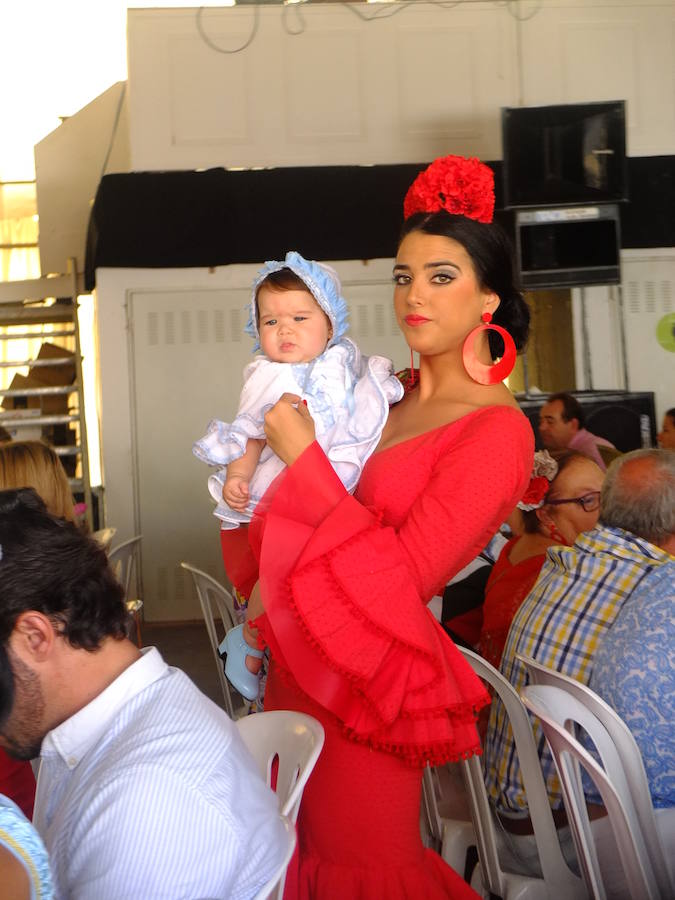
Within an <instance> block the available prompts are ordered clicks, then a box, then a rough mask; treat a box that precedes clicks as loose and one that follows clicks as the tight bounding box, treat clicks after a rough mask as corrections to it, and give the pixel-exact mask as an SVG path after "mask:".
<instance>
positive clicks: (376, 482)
mask: <svg viewBox="0 0 675 900" xmlns="http://www.w3.org/2000/svg"><path fill="white" fill-rule="evenodd" d="M532 454H533V436H532V430H531V428H530V425H529V423H528V422H527V419H525V417H524V416H523V415H522V414H520V413H519V412H518V411H517V410H515V409H512V408H510V407H486V408H484V409H479V410H476V411H475V412H473V413H470V414H469V415H467V416H465V417H463V418H462V419H460V420H458V421H457V422H454V423H452V424H450V425H446V426H443V427H441V428H438V429H436V430H434V431H431V432H428V433H426V434H423V435H420V436H418V437H416V438H412V439H410V440H407V441H404V442H402V443H400V444H397V445H395V446H392V447H390V448H387V449H385V450H382V451H380V452H379V453H376V454H375V455H374V456H372V457H371V458H370V460H369V461H368V463H367V465H366V466H365V468H364V471H363V474H362V477H361V481H360V483H359V487H358V491H357V493H356V495H355V496H354V497H352V496H350V495H349V494H347V493H346V491H345V489H344V487H343V486H342V484H341V483H340V481H339V480H338V478H337V476H336V475H335V473H334V471H333V469H332V467H331V465H330V463H329V462H328V460H327V458H326V456H325V455H324V454H323V452H322V450H321V449H320V447H319V445H318V444H316V443H314V444H312V446H311V447H309V448H308V449H307V450H306V451H305V452H304V453H303V454H302V456H301V457H300V458H299V459H298V460H297V461H296V462H295V463H294V464H293V465H292V466H291V467H290V468H288V469H287V470H286V471H285V473H284V474H283V475H282V476H280V478H279V479H278V480H277V481H276V482H275V484H274V485H273V486H272V488H270V490H269V491H268V493H267V495H266V497H265V498H264V499H263V501H262V503H261V506H262V511H261V514H260V515H259V516H256V518H255V519H254V522H253V523H252V526H251V529H250V539H251V545H252V547H253V549H254V552H255V553H256V555H257V557H258V559H259V565H260V586H261V591H262V597H263V602H264V604H265V615H263V616H260V617H259V618H258V619H257V620H256V624H258V625H259V627H260V629H261V632H262V635H263V637H264V639H265V641H266V642H267V643H268V645H269V647H270V651H271V659H272V662H271V668H270V673H269V677H268V682H267V691H266V695H265V709H294V710H299V711H302V712H306V713H308V714H309V715H312V716H314V717H315V718H317V719H319V720H320V721H321V723H322V724H323V726H324V728H325V730H326V743H325V746H324V749H323V752H322V754H321V756H320V758H319V761H318V763H317V766H316V768H315V770H314V772H313V774H312V776H311V778H310V780H309V783H308V784H307V787H306V788H305V792H304V797H303V802H302V807H301V810H300V818H299V821H298V847H299V853H298V854H297V855H296V857H295V858H294V861H293V862H292V863H291V867H290V868H289V873H288V877H287V883H286V894H285V898H286V900H410V898H413V897H414V898H416V900H427V898H428V900H444V898H448V897H456V898H465V897H466V898H469V897H472V898H475V897H476V894H475V893H474V892H473V891H472V889H471V888H470V887H469V885H468V884H466V882H464V881H463V880H462V879H461V878H460V876H459V875H458V874H457V873H456V872H454V871H453V870H452V869H451V868H450V867H449V866H447V865H446V864H445V863H444V862H443V860H442V859H441V858H440V857H439V856H438V855H437V854H435V853H433V852H431V851H429V850H426V849H425V848H424V847H423V845H422V842H421V839H420V831H419V814H420V796H421V780H422V768H423V766H424V764H425V763H426V762H427V761H429V762H431V763H433V764H440V763H444V762H446V761H448V760H456V759H458V758H460V757H466V756H468V755H470V754H472V753H478V752H480V742H479V739H478V735H477V732H476V727H475V712H476V710H478V709H479V708H480V707H482V706H484V705H485V704H486V703H487V702H489V697H488V695H487V693H486V691H485V689H484V688H483V685H482V684H481V682H480V681H479V680H478V679H477V678H476V677H475V675H474V674H473V671H472V670H471V668H470V667H469V666H468V665H467V664H466V663H465V661H464V659H463V658H462V656H461V655H460V654H459V652H458V651H457V649H456V648H455V646H454V644H453V643H452V641H451V640H450V639H449V638H448V637H447V635H446V634H445V633H444V632H443V629H442V628H441V627H440V625H439V624H438V623H437V622H436V620H435V619H434V618H433V616H432V615H431V613H430V612H429V611H428V610H427V609H426V605H425V604H426V602H427V601H428V600H429V598H430V597H431V596H432V595H433V594H434V593H435V592H436V591H437V590H438V589H439V588H440V587H442V586H443V585H444V584H445V583H446V582H447V581H448V579H449V578H450V577H451V576H452V575H453V574H454V573H455V572H457V571H458V570H459V569H460V568H462V566H464V565H465V564H466V563H467V562H469V560H470V559H472V558H473V557H474V556H475V555H476V554H477V553H478V552H479V551H480V550H481V549H482V548H483V547H484V546H485V545H486V544H487V543H488V540H489V539H490V537H491V536H492V535H493V534H494V532H495V531H496V530H497V528H498V526H499V525H500V524H501V522H502V521H504V519H506V517H507V515H508V514H509V513H510V511H511V510H512V509H513V507H514V506H515V504H516V502H517V501H518V499H519V498H520V497H521V496H522V494H523V492H524V490H525V488H526V486H527V483H528V478H529V473H530V470H531V465H532Z"/></svg>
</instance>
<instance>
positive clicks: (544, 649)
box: [484, 450, 675, 846]
mask: <svg viewBox="0 0 675 900" xmlns="http://www.w3.org/2000/svg"><path fill="white" fill-rule="evenodd" d="M582 499H583V498H569V500H567V502H569V503H570V504H573V503H578V502H580V501H581V500H582ZM557 502H560V501H557ZM673 554H675V452H674V451H664V450H636V451H634V452H633V453H628V454H625V455H624V456H622V457H620V458H619V459H617V460H615V461H614V462H613V463H612V465H611V467H610V469H609V471H608V473H607V476H606V479H605V482H604V484H603V487H602V492H601V502H600V520H599V524H598V526H597V527H596V528H594V529H593V530H592V531H588V532H585V533H583V534H581V535H580V536H579V537H578V539H577V541H576V543H575V544H574V545H573V546H572V547H566V546H554V547H551V548H550V549H549V550H548V553H547V559H546V562H545V563H544V566H543V568H542V570H541V574H540V576H539V579H538V581H537V583H536V584H535V586H534V588H533V589H532V591H531V592H530V593H529V595H528V596H527V597H526V598H525V600H524V601H523V603H522V605H521V607H520V608H519V610H518V612H517V613H516V616H515V617H514V619H513V622H512V624H511V629H510V631H509V636H508V640H507V643H506V646H505V648H504V653H503V655H502V660H501V666H500V668H501V671H502V674H503V675H504V676H505V677H506V678H508V680H509V681H510V682H511V683H512V684H513V686H514V687H515V689H516V690H517V691H518V692H520V690H521V689H522V688H523V687H524V686H525V685H526V684H527V675H526V671H525V667H524V666H523V665H522V664H521V663H519V662H518V660H517V659H516V654H522V655H524V656H530V657H533V658H534V659H536V660H538V661H539V662H541V663H543V664H544V665H547V666H550V667H551V668H554V669H557V670H558V671H559V672H563V673H564V674H566V675H569V676H571V677H573V678H576V679H578V680H579V681H581V682H583V683H584V684H587V683H588V681H589V679H590V676H591V672H592V669H593V655H594V653H595V650H596V648H597V647H598V645H599V643H600V641H602V639H603V636H604V635H605V634H606V632H607V630H608V629H610V628H611V627H612V624H613V622H614V620H615V619H616V617H617V615H618V613H619V611H620V610H621V608H622V606H623V604H624V603H625V602H626V600H627V599H628V598H629V597H630V596H631V595H632V594H633V592H634V591H637V590H639V588H640V585H641V583H642V582H643V580H644V579H645V578H647V576H648V575H649V574H650V573H652V572H654V571H658V570H659V569H660V568H662V567H664V566H668V565H672V563H673V559H674V557H673ZM533 727H534V732H535V740H536V742H537V746H538V749H539V756H540V759H541V765H542V769H543V772H544V778H545V781H546V786H547V789H548V793H549V799H550V802H551V805H552V807H553V808H554V811H555V812H558V811H559V812H560V813H562V797H561V792H560V784H559V781H558V777H557V774H556V771H555V764H554V762H553V759H552V757H551V754H550V751H549V749H548V745H547V744H546V741H545V738H544V735H543V732H542V730H541V727H540V726H539V724H538V723H536V722H533ZM484 770H485V781H486V786H487V790H488V794H489V796H490V800H491V802H492V804H493V805H494V807H495V809H496V811H497V813H498V815H499V818H500V820H501V822H502V824H503V825H504V827H505V829H506V830H507V831H509V832H511V833H512V834H516V835H527V834H531V833H532V828H531V824H530V821H529V816H528V810H527V798H526V795H525V791H524V786H523V781H522V777H521V772H520V766H519V763H518V758H517V755H516V751H515V745H514V741H513V735H512V732H511V729H510V726H509V723H508V718H507V716H506V712H505V709H504V706H503V704H502V703H501V702H500V701H499V700H498V699H497V698H495V700H494V702H493V704H492V709H491V711H490V721H489V725H488V732H487V738H486V742H485V753H484ZM558 819H559V821H561V822H562V821H564V816H562V815H560V816H558ZM511 844H512V846H513V842H511Z"/></svg>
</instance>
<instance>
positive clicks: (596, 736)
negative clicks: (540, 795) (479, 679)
mask: <svg viewBox="0 0 675 900" xmlns="http://www.w3.org/2000/svg"><path fill="white" fill-rule="evenodd" d="M522 696H523V702H524V703H525V706H526V707H527V708H528V709H529V710H530V712H531V713H532V714H533V715H535V716H537V717H538V718H539V720H540V722H541V726H542V729H543V731H544V735H545V737H546V740H547V742H548V744H549V747H550V748H551V753H552V755H553V759H554V761H555V765H556V769H557V771H558V776H559V778H560V783H561V788H562V794H563V801H564V803H565V808H566V810H567V817H568V819H569V822H570V828H571V830H572V837H573V839H574V844H575V847H576V850H577V855H578V857H579V861H580V865H581V870H582V873H583V875H584V879H585V881H586V884H587V886H588V890H589V892H590V894H591V896H592V897H594V898H596V900H605V898H606V897H607V893H606V890H605V886H604V884H603V880H602V874H601V870H600V865H599V863H598V856H597V852H596V848H595V842H594V839H593V833H592V831H591V823H590V820H589V817H588V810H587V808H586V798H585V796H584V791H583V787H582V782H581V772H580V766H582V767H583V768H584V769H585V770H586V772H587V773H588V775H589V776H590V778H591V779H592V781H593V783H594V784H595V787H596V788H597V790H598V793H599V794H600V796H601V798H602V802H603V804H604V806H605V808H606V810H607V815H608V818H609V823H610V825H611V828H612V832H613V834H614V839H615V841H616V844H617V848H618V858H619V860H620V863H621V865H622V867H623V870H624V874H625V877H626V882H627V885H628V889H629V891H630V896H631V897H634V898H640V900H643V898H644V900H658V898H662V900H668V898H670V897H672V896H673V894H672V891H671V890H669V892H668V893H667V894H664V893H662V892H661V891H660V889H659V884H658V880H657V877H656V873H655V871H654V868H653V866H652V863H651V859H650V855H649V853H648V850H647V847H646V843H645V839H644V836H643V834H642V832H641V829H640V821H639V818H638V815H637V812H636V810H635V806H634V803H633V799H632V796H631V790H630V787H629V780H630V775H629V774H628V773H626V772H624V769H623V766H622V764H621V758H620V756H619V752H618V750H617V748H616V746H615V744H614V742H613V740H612V738H611V736H610V735H609V732H608V731H607V729H606V728H605V726H604V725H603V724H602V722H601V721H600V720H599V719H598V718H597V717H596V716H595V715H594V714H593V713H592V712H591V711H590V709H589V708H588V707H587V706H586V705H585V704H584V703H582V702H581V701H580V700H578V699H577V698H576V697H574V696H572V694H571V693H569V692H568V691H565V690H563V689H562V688H559V687H554V686H553V685H551V684H538V685H528V686H526V687H525V688H523V695H522ZM575 725H580V726H581V727H582V728H583V729H584V730H585V731H586V733H587V734H588V735H589V737H590V738H591V740H592V741H593V743H594V744H595V747H596V748H597V751H598V753H599V756H600V759H601V761H602V765H599V764H598V763H597V762H596V760H594V759H593V757H592V756H591V755H590V753H589V752H588V751H587V750H586V749H585V748H584V747H583V746H582V744H581V743H580V742H579V741H578V740H577V739H576V737H574V736H573V734H572V730H573V729H574V727H575Z"/></svg>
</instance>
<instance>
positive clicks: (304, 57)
mask: <svg viewBox="0 0 675 900" xmlns="http://www.w3.org/2000/svg"><path fill="white" fill-rule="evenodd" d="M283 49H284V74H285V91H286V98H285V100H286V102H285V104H284V105H285V108H286V114H287V122H288V130H287V133H286V139H287V141H288V143H289V144H292V143H301V142H305V143H306V142H311V141H326V140H331V141H333V140H347V141H353V140H358V141H361V142H365V141H366V140H367V134H366V130H365V124H366V119H367V113H366V109H365V107H364V101H365V93H364V85H363V78H364V75H363V51H362V48H361V41H360V36H359V34H358V32H357V30H356V29H352V30H350V31H347V30H342V29H341V30H339V31H319V30H315V31H313V32H312V40H311V41H306V40H300V39H299V38H298V37H297V36H296V37H292V36H287V37H286V38H285V40H284V42H283ZM319 98H320V99H319Z"/></svg>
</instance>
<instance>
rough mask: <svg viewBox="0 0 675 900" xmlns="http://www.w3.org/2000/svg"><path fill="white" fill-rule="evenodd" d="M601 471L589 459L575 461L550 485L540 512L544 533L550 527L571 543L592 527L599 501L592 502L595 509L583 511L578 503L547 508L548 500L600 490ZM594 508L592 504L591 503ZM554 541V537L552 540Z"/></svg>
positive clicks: (596, 516)
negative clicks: (545, 501)
mask: <svg viewBox="0 0 675 900" xmlns="http://www.w3.org/2000/svg"><path fill="white" fill-rule="evenodd" d="M604 477H605V475H604V472H603V471H602V469H601V468H600V466H598V465H596V464H595V463H594V462H593V460H592V459H575V460H573V461H571V462H570V463H569V465H567V466H566V467H565V468H564V469H563V471H562V472H561V473H560V474H559V475H558V476H557V478H554V479H553V481H552V482H551V487H550V489H549V492H548V494H547V496H546V500H547V503H545V504H544V506H543V507H542V508H541V510H540V511H539V520H540V522H541V528H540V530H541V531H542V533H543V534H548V533H549V530H550V526H551V525H553V526H555V530H556V531H557V532H558V533H559V535H560V536H562V537H563V538H564V540H565V543H566V544H568V545H571V544H573V543H574V542H575V541H576V539H577V537H578V536H579V535H580V534H581V532H582V531H589V530H590V529H591V528H595V526H596V525H597V522H598V517H599V515H600V506H599V498H598V497H595V498H594V500H595V502H596V503H597V504H598V506H597V508H596V509H594V510H591V511H589V512H586V510H585V509H584V508H583V506H582V505H581V504H580V503H560V504H556V505H553V506H550V505H548V501H549V500H575V499H577V500H578V498H580V497H586V496H587V495H589V494H595V493H597V492H598V491H600V488H601V487H602V482H603V480H604ZM593 505H595V504H593ZM554 540H555V538H554Z"/></svg>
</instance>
